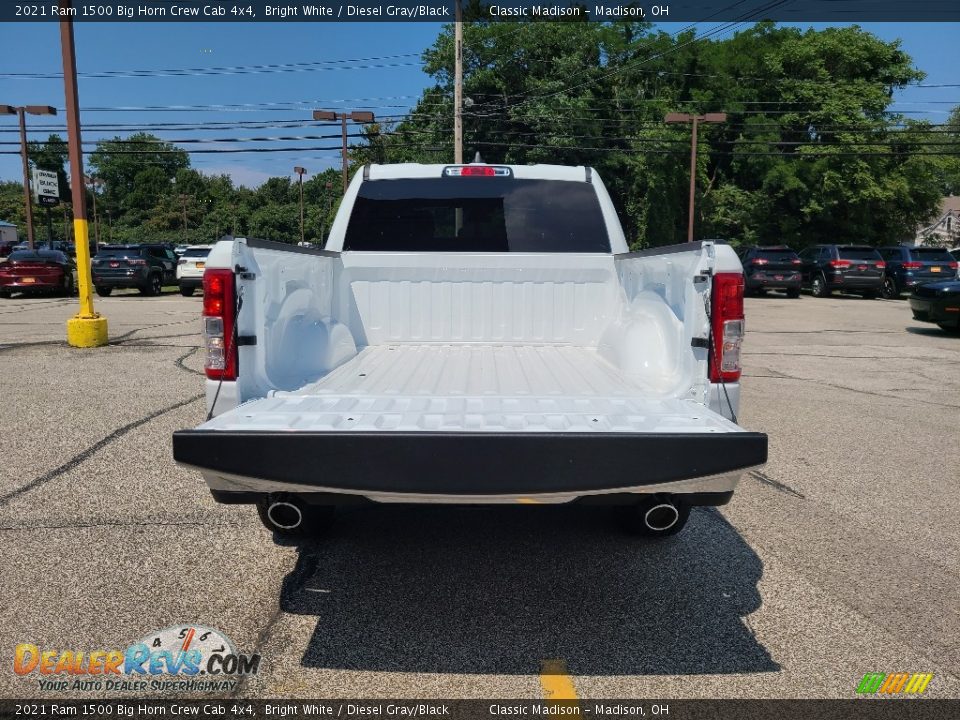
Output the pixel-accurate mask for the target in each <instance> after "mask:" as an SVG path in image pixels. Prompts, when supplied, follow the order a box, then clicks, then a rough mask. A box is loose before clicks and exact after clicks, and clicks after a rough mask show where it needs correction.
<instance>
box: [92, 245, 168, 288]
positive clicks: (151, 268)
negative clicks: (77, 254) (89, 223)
mask: <svg viewBox="0 0 960 720" xmlns="http://www.w3.org/2000/svg"><path fill="white" fill-rule="evenodd" d="M92 271H93V286H94V287H95V288H96V290H97V295H101V296H103V297H106V296H107V295H109V294H110V293H112V292H113V290H114V288H137V289H138V290H139V291H140V294H141V295H159V294H160V291H161V289H162V288H163V286H164V285H176V284H177V256H176V255H175V254H174V252H173V249H172V248H171V247H170V246H168V245H112V246H107V247H102V248H101V249H100V252H98V253H97V255H96V257H94V258H93V264H92Z"/></svg>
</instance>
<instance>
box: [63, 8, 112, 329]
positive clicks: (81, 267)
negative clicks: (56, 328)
mask: <svg viewBox="0 0 960 720" xmlns="http://www.w3.org/2000/svg"><path fill="white" fill-rule="evenodd" d="M60 17H61V18H62V19H61V20H60V49H61V51H62V53H63V89H64V95H65V97H66V107H67V143H68V146H69V149H70V189H71V191H72V193H73V231H74V232H73V234H74V237H75V238H76V240H75V243H74V244H75V246H76V251H77V284H78V286H79V291H80V293H79V294H80V312H79V313H77V314H76V315H75V316H74V317H72V318H70V319H69V320H67V342H68V343H69V344H70V345H72V346H73V347H98V346H100V345H106V344H107V341H108V336H107V319H106V318H105V317H103V316H101V315H98V314H97V313H95V312H94V311H93V294H92V293H91V286H92V285H93V282H92V280H91V277H90V236H89V232H90V231H89V228H88V227H87V198H86V195H87V189H86V187H85V186H84V184H83V146H82V145H81V144H80V99H79V97H78V95H77V56H76V52H75V51H74V46H73V7H72V2H71V0H60Z"/></svg>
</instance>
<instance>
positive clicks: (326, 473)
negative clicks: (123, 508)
mask: <svg viewBox="0 0 960 720" xmlns="http://www.w3.org/2000/svg"><path fill="white" fill-rule="evenodd" d="M174 457H175V459H176V460H177V462H179V463H181V464H184V465H187V466H190V467H194V468H197V469H199V470H201V471H202V472H203V473H204V476H205V477H206V479H207V481H208V483H209V484H210V486H211V488H213V489H216V490H223V491H248V492H272V491H280V490H286V491H300V492H304V491H310V490H314V491H325V492H329V491H332V492H345V493H356V494H381V493H385V494H396V495H398V496H403V495H410V496H471V497H482V496H517V495H543V494H547V495H549V494H564V495H585V494H596V493H607V492H616V491H618V490H629V489H637V488H644V487H650V486H659V485H663V484H667V483H675V482H678V481H683V480H691V479H695V478H707V477H710V476H716V475H724V474H730V473H737V472H741V471H743V470H744V469H745V468H749V467H754V466H757V465H761V464H763V463H764V462H766V457H767V437H766V435H764V434H761V433H753V432H747V431H745V430H743V429H742V428H740V427H739V426H737V425H735V424H734V423H732V422H730V421H729V420H727V419H726V418H724V417H722V416H720V415H719V414H717V413H714V412H712V411H711V410H709V409H708V408H707V407H705V406H704V405H702V404H699V403H696V402H693V401H687V400H679V399H675V398H664V399H656V398H653V397H651V393H650V391H649V389H647V388H644V387H642V386H641V385H639V384H637V383H635V382H634V381H632V380H631V379H630V378H629V377H627V376H625V375H624V374H622V373H621V372H619V371H618V370H617V369H616V368H614V367H613V366H611V365H610V364H608V363H606V362H605V361H604V360H603V359H602V358H600V357H599V356H598V355H597V353H596V352H595V351H594V350H592V349H589V348H578V347H558V346H471V345H424V346H417V345H396V346H376V347H368V348H365V349H364V350H363V351H361V352H360V353H359V354H358V355H357V356H356V357H355V358H353V359H352V360H350V361H349V362H347V363H345V364H344V365H342V366H341V367H339V368H337V369H336V370H334V371H333V372H331V373H329V374H328V375H326V376H325V377H324V378H323V379H321V380H320V381H318V382H316V383H312V384H310V385H307V386H305V387H304V388H301V389H300V390H297V391H295V392H278V393H274V394H272V395H271V396H270V397H267V398H263V399H260V400H255V401H252V402H249V403H246V404H244V405H241V406H239V407H237V408H236V409H234V410H232V411H230V412H227V413H224V414H223V415H220V416H218V417H216V418H214V419H212V420H210V421H209V422H207V423H204V424H203V425H201V426H200V427H198V428H196V429H194V430H184V431H180V432H177V433H175V435H174Z"/></svg>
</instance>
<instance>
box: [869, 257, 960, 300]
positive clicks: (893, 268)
mask: <svg viewBox="0 0 960 720" xmlns="http://www.w3.org/2000/svg"><path fill="white" fill-rule="evenodd" d="M880 255H881V256H882V257H883V259H884V261H885V262H886V263H887V272H886V274H885V275H884V278H883V296H884V297H885V298H888V299H893V298H898V297H900V293H902V292H904V291H905V290H912V289H913V288H915V287H916V286H917V285H923V284H924V283H928V282H936V281H938V280H953V279H954V278H955V277H956V276H957V261H956V260H955V259H954V257H953V255H951V254H950V252H949V251H948V250H944V249H942V248H932V247H913V246H910V245H895V246H891V247H882V248H880Z"/></svg>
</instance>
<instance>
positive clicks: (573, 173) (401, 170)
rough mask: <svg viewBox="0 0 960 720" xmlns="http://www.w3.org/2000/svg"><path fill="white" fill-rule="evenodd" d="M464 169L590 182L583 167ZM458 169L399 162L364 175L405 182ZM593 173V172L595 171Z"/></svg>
mask: <svg viewBox="0 0 960 720" xmlns="http://www.w3.org/2000/svg"><path fill="white" fill-rule="evenodd" d="M461 166H462V167H470V166H481V167H482V166H491V167H506V168H510V170H511V171H512V172H513V176H514V177H515V178H518V179H521V180H570V181H579V182H587V181H588V170H587V168H586V167H585V166H583V165H574V166H571V165H507V164H504V163H485V162H481V163H462V165H461ZM447 167H458V166H457V164H456V163H446V164H424V163H396V164H391V165H369V166H368V168H367V169H365V172H364V179H365V180H403V179H411V178H439V177H443V169H444V168H447ZM591 172H592V171H591Z"/></svg>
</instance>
